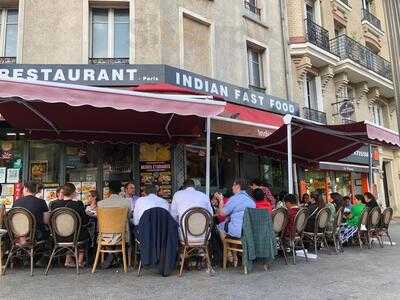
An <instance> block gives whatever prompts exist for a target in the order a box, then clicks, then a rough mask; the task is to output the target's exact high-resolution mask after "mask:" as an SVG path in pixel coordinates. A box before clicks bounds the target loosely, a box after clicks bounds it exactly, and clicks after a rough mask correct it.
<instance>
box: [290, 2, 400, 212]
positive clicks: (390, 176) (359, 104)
mask: <svg viewBox="0 0 400 300" xmlns="http://www.w3.org/2000/svg"><path fill="white" fill-rule="evenodd" d="M382 2H383V1H381V0H330V1H320V0H300V1H298V0H288V19H289V27H288V30H289V43H290V55H291V61H292V70H293V74H294V78H295V79H294V91H293V93H294V97H295V99H296V101H298V102H299V104H300V105H301V107H302V108H301V110H302V115H303V117H305V118H308V119H311V120H314V121H317V122H320V123H325V124H346V123H351V122H355V121H368V122H371V123H374V124H376V125H378V126H382V127H384V128H387V129H388V130H390V131H395V132H398V124H397V111H396V101H395V98H394V86H393V78H392V66H391V59H390V55H389V44H388V34H387V27H386V24H385V15H384V11H383V3H382ZM364 152H365V153H364V154H366V155H367V151H366V150H365V149H364ZM360 153H361V152H360ZM378 153H379V154H378ZM374 159H376V160H378V161H377V162H376V172H375V173H374V178H373V179H374V186H373V187H372V189H373V190H375V192H376V193H377V194H378V198H379V201H380V202H381V203H382V204H383V205H391V206H393V207H394V209H395V211H396V213H397V214H399V213H400V211H399V210H398V207H399V205H400V198H399V196H398V195H399V186H398V182H399V176H400V173H399V172H400V168H399V167H400V165H399V163H400V161H399V152H398V151H395V150H393V149H391V148H390V147H379V149H376V150H375V155H374ZM364 163H368V159H366V160H365V161H364ZM324 169H326V171H323V172H317V173H316V174H315V173H313V174H312V176H310V178H311V177H313V178H314V179H312V180H314V182H315V178H316V177H318V176H319V177H320V184H319V186H320V187H321V186H322V188H323V189H330V190H337V191H339V192H341V193H343V194H349V193H351V194H354V193H359V192H362V191H363V190H366V189H368V186H367V175H366V173H365V172H367V170H366V171H364V172H362V171H361V172H360V170H358V172H354V171H351V168H350V169H349V170H346V165H343V166H332V165H331V166H329V165H328V166H324ZM338 170H341V171H338ZM319 171H320V170H319ZM306 177H307V176H306ZM306 181H307V178H306ZM308 182H309V179H308ZM321 182H322V183H321ZM348 182H351V183H352V184H350V185H348ZM317 185H318V184H317Z"/></svg>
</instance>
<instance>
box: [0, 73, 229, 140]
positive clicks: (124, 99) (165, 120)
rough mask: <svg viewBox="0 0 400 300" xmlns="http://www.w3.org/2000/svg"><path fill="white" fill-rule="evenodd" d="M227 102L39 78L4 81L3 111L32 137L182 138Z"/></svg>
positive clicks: (196, 133) (0, 110)
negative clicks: (52, 81) (42, 80)
mask: <svg viewBox="0 0 400 300" xmlns="http://www.w3.org/2000/svg"><path fill="white" fill-rule="evenodd" d="M224 106H225V103H224V102H220V101H213V100H210V99H208V98H206V97H202V98H201V99H200V98H199V96H193V97H192V96H190V95H159V94H150V93H140V92H134V91H127V90H117V89H107V88H95V87H88V86H79V85H71V84H59V83H49V82H40V81H28V80H13V79H0V113H1V114H2V115H3V116H4V117H5V119H6V120H7V122H8V123H10V124H11V125H12V126H13V127H14V128H16V129H19V130H24V131H26V132H27V133H28V134H30V136H31V137H32V138H48V139H59V140H72V141H99V142H108V141H110V142H128V143H129V142H133V141H141V140H146V141H148V140H156V141H166V142H167V141H168V142H172V141H178V140H186V139H192V138H195V137H198V136H199V135H201V133H202V131H203V129H204V118H206V117H213V116H216V115H218V114H219V113H221V112H222V111H223V110H224Z"/></svg>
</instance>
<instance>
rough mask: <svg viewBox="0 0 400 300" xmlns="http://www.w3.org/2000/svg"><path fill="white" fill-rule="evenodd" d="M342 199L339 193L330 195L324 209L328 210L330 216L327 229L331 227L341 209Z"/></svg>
mask: <svg viewBox="0 0 400 300" xmlns="http://www.w3.org/2000/svg"><path fill="white" fill-rule="evenodd" d="M343 205H344V204H343V197H342V195H340V194H339V193H330V194H329V199H328V203H327V204H326V207H327V208H328V209H329V211H330V213H331V216H330V218H329V222H328V229H330V228H332V227H333V223H334V221H335V217H336V212H337V211H339V209H341V208H342V207H343Z"/></svg>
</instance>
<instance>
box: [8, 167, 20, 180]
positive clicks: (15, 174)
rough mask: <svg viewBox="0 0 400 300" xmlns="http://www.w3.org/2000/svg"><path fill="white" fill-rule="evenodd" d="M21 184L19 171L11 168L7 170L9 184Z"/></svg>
mask: <svg viewBox="0 0 400 300" xmlns="http://www.w3.org/2000/svg"><path fill="white" fill-rule="evenodd" d="M18 182H19V169H14V168H9V169H7V183H18Z"/></svg>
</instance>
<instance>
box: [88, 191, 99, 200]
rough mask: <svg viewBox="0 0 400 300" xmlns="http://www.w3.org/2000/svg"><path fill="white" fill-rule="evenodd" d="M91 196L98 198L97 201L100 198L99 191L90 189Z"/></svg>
mask: <svg viewBox="0 0 400 300" xmlns="http://www.w3.org/2000/svg"><path fill="white" fill-rule="evenodd" d="M89 194H90V196H92V197H93V198H96V201H98V200H99V193H98V192H97V191H96V190H90V191H89Z"/></svg>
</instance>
